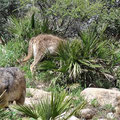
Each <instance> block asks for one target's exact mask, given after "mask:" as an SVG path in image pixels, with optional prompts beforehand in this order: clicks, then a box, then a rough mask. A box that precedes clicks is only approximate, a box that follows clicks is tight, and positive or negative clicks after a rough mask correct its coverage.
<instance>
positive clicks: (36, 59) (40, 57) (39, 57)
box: [30, 51, 45, 74]
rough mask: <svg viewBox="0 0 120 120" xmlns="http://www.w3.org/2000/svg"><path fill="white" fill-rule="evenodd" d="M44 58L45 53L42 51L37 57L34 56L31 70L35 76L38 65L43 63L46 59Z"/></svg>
mask: <svg viewBox="0 0 120 120" xmlns="http://www.w3.org/2000/svg"><path fill="white" fill-rule="evenodd" d="M44 56H45V52H41V51H39V52H37V54H36V56H34V61H33V63H32V64H31V65H30V70H31V72H32V74H34V72H35V68H36V65H37V64H38V62H39V61H41V60H42V59H43V58H44Z"/></svg>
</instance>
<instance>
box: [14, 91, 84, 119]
mask: <svg viewBox="0 0 120 120" xmlns="http://www.w3.org/2000/svg"><path fill="white" fill-rule="evenodd" d="M71 103H72V98H66V92H61V93H60V94H58V93H52V94H51V98H48V99H45V100H42V101H41V100H40V101H39V102H38V104H35V103H33V104H32V105H29V106H26V105H23V106H22V105H20V106H15V107H14V108H15V109H17V110H18V111H20V112H22V113H23V114H25V115H27V116H29V117H32V118H34V119H38V118H40V119H41V120H54V119H55V118H56V117H57V116H58V115H61V114H62V113H64V112H67V111H68V110H69V109H70V108H71ZM84 105H85V102H84V103H83V104H81V105H80V106H79V107H77V108H76V109H75V110H74V111H73V112H72V113H71V114H69V115H68V116H66V118H67V117H70V116H71V115H72V114H73V113H75V111H76V110H78V108H79V109H82V108H83V107H84Z"/></svg>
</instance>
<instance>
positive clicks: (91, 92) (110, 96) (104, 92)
mask: <svg viewBox="0 0 120 120" xmlns="http://www.w3.org/2000/svg"><path fill="white" fill-rule="evenodd" d="M81 96H83V97H84V98H85V100H86V101H87V102H88V103H89V104H91V101H93V100H94V99H96V100H97V102H98V104H99V105H100V106H104V105H106V104H111V105H112V106H113V107H115V106H116V105H117V104H118V102H119V101H120V99H118V98H120V92H119V91H116V90H111V89H104V88H86V89H84V90H83V91H82V92H81Z"/></svg>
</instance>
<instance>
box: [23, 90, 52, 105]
mask: <svg viewBox="0 0 120 120" xmlns="http://www.w3.org/2000/svg"><path fill="white" fill-rule="evenodd" d="M28 92H30V94H31V95H32V97H30V98H26V99H25V104H27V105H29V104H31V103H37V102H39V101H40V100H44V99H49V98H50V97H51V93H50V92H46V91H43V90H39V89H34V88H27V93H28Z"/></svg>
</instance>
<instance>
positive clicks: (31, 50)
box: [22, 37, 35, 62]
mask: <svg viewBox="0 0 120 120" xmlns="http://www.w3.org/2000/svg"><path fill="white" fill-rule="evenodd" d="M34 38H35V37H32V38H31V40H30V41H29V47H28V55H27V56H26V57H25V58H24V59H23V60H22V62H26V61H27V60H29V59H30V58H31V57H32V56H33V47H32V44H33V40H34Z"/></svg>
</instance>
